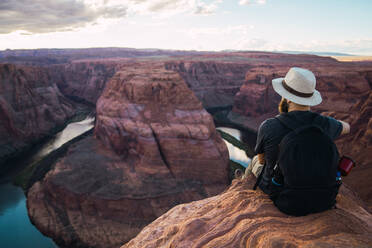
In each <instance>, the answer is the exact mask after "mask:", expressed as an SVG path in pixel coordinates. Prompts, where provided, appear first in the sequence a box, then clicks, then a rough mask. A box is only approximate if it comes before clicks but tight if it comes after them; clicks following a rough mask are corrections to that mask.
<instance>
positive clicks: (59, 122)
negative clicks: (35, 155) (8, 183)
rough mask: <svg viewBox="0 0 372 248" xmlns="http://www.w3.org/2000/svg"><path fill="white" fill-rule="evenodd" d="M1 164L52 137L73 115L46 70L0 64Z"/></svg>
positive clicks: (70, 105) (66, 101)
mask: <svg viewBox="0 0 372 248" xmlns="http://www.w3.org/2000/svg"><path fill="white" fill-rule="evenodd" d="M0 82H1V83H0V165H1V167H2V172H3V169H4V168H5V167H9V166H11V164H8V163H6V160H7V159H9V158H12V157H16V156H18V155H20V153H21V152H22V151H24V150H25V149H27V148H30V146H31V145H33V144H35V143H37V142H38V141H39V140H41V139H42V138H45V137H46V136H48V135H51V134H53V132H55V131H56V130H57V129H58V128H60V127H62V126H63V125H64V124H65V122H66V121H67V120H68V119H69V118H71V117H72V116H73V115H74V113H75V108H74V105H73V103H72V102H71V101H69V100H68V99H66V98H65V97H64V96H63V95H62V94H61V92H60V91H59V89H58V87H57V85H56V83H55V82H54V80H53V79H52V78H51V75H50V73H49V72H48V70H46V69H45V68H39V67H26V66H15V65H10V64H0Z"/></svg>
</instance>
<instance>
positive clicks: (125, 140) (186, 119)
mask: <svg viewBox="0 0 372 248" xmlns="http://www.w3.org/2000/svg"><path fill="white" fill-rule="evenodd" d="M94 133H95V136H94V137H89V138H86V139H84V140H82V141H80V142H78V143H76V144H75V145H73V146H72V147H71V148H70V149H69V151H68V153H67V155H66V156H65V157H64V158H62V159H61V160H60V161H59V162H58V163H57V164H56V165H55V166H54V169H52V170H51V171H50V172H49V173H48V174H47V175H46V176H45V178H44V179H43V180H42V181H40V182H38V183H36V184H35V185H34V186H33V187H32V188H31V189H30V191H29V193H28V200H27V206H28V211H29V215H30V218H31V220H32V221H33V223H35V225H36V226H37V227H38V228H39V230H41V231H42V232H43V233H44V234H46V235H48V236H50V237H52V238H53V239H54V240H55V241H56V242H57V243H58V244H59V245H60V246H62V247H118V246H120V245H121V244H123V243H125V242H126V241H128V240H130V239H131V238H133V237H134V236H135V235H136V234H137V233H138V232H139V231H140V230H141V229H142V228H143V227H144V226H145V225H147V224H149V223H150V222H151V221H153V220H154V219H156V218H157V217H159V216H160V215H161V214H163V213H164V212H166V211H167V210H168V209H170V208H171V207H173V206H175V205H177V204H180V203H183V202H190V201H193V200H199V199H202V198H205V197H209V196H213V195H216V194H218V193H220V192H221V191H222V190H224V189H225V188H226V186H227V185H228V152H227V148H226V146H225V144H224V143H223V141H222V139H221V138H220V136H219V134H218V133H217V132H216V130H215V127H214V124H213V120H212V118H211V116H210V115H209V114H208V113H207V112H206V111H205V110H204V109H203V108H202V104H201V103H200V101H199V100H198V99H197V98H196V97H195V95H194V94H193V93H192V91H190V89H188V87H187V85H186V84H185V83H184V81H183V80H182V78H181V77H180V76H179V75H178V74H177V73H175V72H172V71H167V70H165V69H164V65H163V64H159V65H154V64H152V65H151V66H150V65H149V64H139V65H137V66H133V67H132V68H128V69H126V70H125V71H120V72H118V73H116V75H115V76H114V77H113V78H112V80H111V81H110V82H109V83H108V84H107V86H106V88H105V90H104V92H103V94H102V96H101V97H100V98H99V100H98V102H97V117H96V127H95V130H94Z"/></svg>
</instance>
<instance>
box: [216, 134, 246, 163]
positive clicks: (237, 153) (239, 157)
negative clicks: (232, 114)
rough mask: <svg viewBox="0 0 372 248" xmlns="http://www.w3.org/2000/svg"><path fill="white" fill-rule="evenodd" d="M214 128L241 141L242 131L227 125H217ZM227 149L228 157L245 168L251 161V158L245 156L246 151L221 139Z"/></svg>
mask: <svg viewBox="0 0 372 248" xmlns="http://www.w3.org/2000/svg"><path fill="white" fill-rule="evenodd" d="M216 129H218V130H221V131H223V132H225V133H228V134H230V135H231V136H233V137H234V138H235V139H237V140H239V141H242V133H241V131H239V130H238V129H234V128H229V127H217V128H216ZM223 141H224V142H225V144H226V146H227V149H228V150H229V157H230V159H231V160H232V161H234V162H236V163H239V164H241V165H242V166H244V167H245V168H247V166H248V165H249V163H250V162H251V159H250V158H249V157H248V156H247V154H246V152H245V151H244V150H242V149H239V148H238V147H236V146H234V145H233V144H231V143H229V142H228V141H227V140H223Z"/></svg>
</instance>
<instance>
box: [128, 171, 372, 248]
mask: <svg viewBox="0 0 372 248" xmlns="http://www.w3.org/2000/svg"><path fill="white" fill-rule="evenodd" d="M253 183H254V178H249V179H248V180H242V181H239V180H235V181H234V182H233V184H232V186H231V187H230V188H229V189H228V190H227V191H226V192H224V193H222V194H220V195H218V196H215V197H210V198H207V199H204V200H201V201H195V202H192V203H188V204H181V205H179V206H177V207H174V208H173V209H171V210H169V211H168V212H167V213H166V214H164V215H162V216H161V217H159V218H158V219H156V220H155V221H154V222H153V223H151V224H150V225H148V226H147V227H145V228H144V229H143V230H142V231H141V232H140V233H139V234H138V235H137V236H136V238H134V239H132V240H131V241H130V242H128V243H127V244H125V245H124V246H122V247H121V248H162V247H177V248H186V247H187V248H188V247H193V248H201V247H231V248H238V247H242V248H243V247H244V248H245V247H252V248H253V247H255V248H259V247H262V248H270V247H273V248H274V247H335V248H336V247H338V248H341V247H344V248H349V247H358V248H362V247H364V248H368V247H371V246H372V215H371V214H370V213H369V212H368V211H366V209H365V208H363V205H362V204H363V203H361V202H360V200H358V198H356V196H355V195H354V194H353V193H352V192H351V191H350V190H349V189H347V188H345V187H343V186H342V188H341V193H340V194H339V195H338V198H337V201H338V203H337V209H332V210H328V211H325V212H322V213H318V214H311V215H308V216H304V217H291V216H287V215H285V214H283V213H281V212H279V210H277V209H276V208H275V207H274V205H273V204H272V202H271V200H270V199H269V198H268V196H267V195H266V194H264V193H263V192H261V191H258V192H255V191H253V190H251V188H252V185H253Z"/></svg>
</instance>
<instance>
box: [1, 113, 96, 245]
mask: <svg viewBox="0 0 372 248" xmlns="http://www.w3.org/2000/svg"><path fill="white" fill-rule="evenodd" d="M93 126H94V117H91V116H90V117H87V118H86V119H85V120H83V121H79V122H74V123H70V124H69V125H67V126H66V127H65V129H63V130H62V131H61V132H59V133H57V134H56V135H55V136H54V138H53V139H51V140H50V141H49V142H47V143H45V144H44V145H42V146H41V147H40V149H38V151H37V152H35V153H34V155H32V156H30V157H29V158H24V160H27V163H29V165H31V164H32V163H34V162H35V161H38V160H40V159H42V158H43V157H44V156H46V155H47V154H49V153H50V152H52V151H54V150H56V149H58V148H59V147H61V146H62V145H63V144H65V143H66V142H68V141H70V140H72V139H73V138H75V137H77V136H79V135H81V134H83V133H85V132H86V131H88V130H90V129H92V128H93ZM23 167H24V168H25V167H27V165H25V166H23ZM14 176H15V175H14ZM11 181H12V178H7V179H6V180H4V179H3V180H1V182H2V183H1V184H0V247H1V248H36V247H37V248H55V247H58V246H57V245H56V244H54V242H53V241H52V240H51V239H50V238H48V237H46V236H44V235H43V234H41V233H40V232H39V231H38V230H37V228H36V227H35V226H34V225H32V223H31V222H30V219H29V217H28V213H27V208H26V197H25V194H24V192H23V190H22V189H21V188H20V187H17V186H15V185H13V184H12V183H11Z"/></svg>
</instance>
